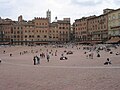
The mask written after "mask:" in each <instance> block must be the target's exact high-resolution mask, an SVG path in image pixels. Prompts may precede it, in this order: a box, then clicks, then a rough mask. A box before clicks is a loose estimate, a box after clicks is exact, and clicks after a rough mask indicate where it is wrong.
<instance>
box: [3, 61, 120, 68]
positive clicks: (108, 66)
mask: <svg viewBox="0 0 120 90" xmlns="http://www.w3.org/2000/svg"><path fill="white" fill-rule="evenodd" d="M5 64H9V65H16V66H25V67H37V68H38V67H40V68H61V69H62V68H63V69H78V68H81V69H117V68H118V69H120V66H112V65H107V66H40V65H28V64H14V63H6V62H5Z"/></svg>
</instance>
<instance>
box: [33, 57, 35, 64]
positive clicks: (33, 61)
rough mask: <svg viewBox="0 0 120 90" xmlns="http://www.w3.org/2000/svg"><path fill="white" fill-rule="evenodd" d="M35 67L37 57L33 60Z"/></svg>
mask: <svg viewBox="0 0 120 90" xmlns="http://www.w3.org/2000/svg"><path fill="white" fill-rule="evenodd" d="M33 62H34V65H36V57H35V56H34V58H33Z"/></svg>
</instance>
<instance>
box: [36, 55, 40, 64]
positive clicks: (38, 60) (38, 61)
mask: <svg viewBox="0 0 120 90" xmlns="http://www.w3.org/2000/svg"><path fill="white" fill-rule="evenodd" d="M36 58H37V64H40V57H38V56H36Z"/></svg>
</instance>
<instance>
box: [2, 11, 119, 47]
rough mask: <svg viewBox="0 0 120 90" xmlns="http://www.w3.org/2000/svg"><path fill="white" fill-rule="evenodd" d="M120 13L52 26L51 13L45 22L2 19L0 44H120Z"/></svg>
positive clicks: (54, 23) (57, 21) (108, 12)
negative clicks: (119, 42)
mask: <svg viewBox="0 0 120 90" xmlns="http://www.w3.org/2000/svg"><path fill="white" fill-rule="evenodd" d="M119 37H120V9H116V10H114V9H105V10H104V12H103V14H102V15H100V16H95V15H93V16H89V17H82V18H81V19H76V20H75V22H74V23H73V24H71V23H70V18H64V19H63V20H57V17H56V18H55V20H54V21H53V22H52V23H51V11H49V10H48V11H47V12H46V17H45V18H40V17H35V18H34V19H33V20H30V21H25V20H24V19H23V17H22V15H21V16H19V17H18V21H13V20H11V19H8V18H7V19H2V18H0V43H1V44H17V45H33V44H37V45H39V44H48V43H64V42H78V43H104V42H108V43H111V42H113V41H114V42H118V41H120V39H119Z"/></svg>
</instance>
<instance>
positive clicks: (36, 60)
mask: <svg viewBox="0 0 120 90" xmlns="http://www.w3.org/2000/svg"><path fill="white" fill-rule="evenodd" d="M46 58H47V62H49V61H50V55H49V54H47V55H46ZM33 63H34V65H38V64H40V57H38V56H37V55H36V56H34V57H33Z"/></svg>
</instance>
